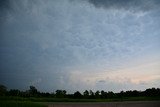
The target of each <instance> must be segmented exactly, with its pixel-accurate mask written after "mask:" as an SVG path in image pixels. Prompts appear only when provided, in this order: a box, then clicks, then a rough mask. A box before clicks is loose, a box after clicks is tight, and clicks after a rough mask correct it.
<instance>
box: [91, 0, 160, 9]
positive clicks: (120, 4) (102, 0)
mask: <svg viewBox="0 0 160 107" xmlns="http://www.w3.org/2000/svg"><path fill="white" fill-rule="evenodd" d="M88 1H89V3H91V4H93V5H94V6H95V7H103V8H105V9H118V10H119V9H120V10H121V9H122V10H128V11H132V12H138V11H144V12H145V11H150V10H152V9H157V8H159V5H160V1H159V0H123V1H121V0H88Z"/></svg>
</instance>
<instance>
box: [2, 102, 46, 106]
mask: <svg viewBox="0 0 160 107" xmlns="http://www.w3.org/2000/svg"><path fill="white" fill-rule="evenodd" d="M0 107H47V105H44V104H39V103H34V102H26V101H24V102H22V101H0Z"/></svg>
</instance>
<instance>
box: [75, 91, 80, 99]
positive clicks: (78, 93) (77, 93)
mask: <svg viewBox="0 0 160 107" xmlns="http://www.w3.org/2000/svg"><path fill="white" fill-rule="evenodd" d="M74 98H82V94H81V93H80V92H79V91H76V92H75V93H74Z"/></svg>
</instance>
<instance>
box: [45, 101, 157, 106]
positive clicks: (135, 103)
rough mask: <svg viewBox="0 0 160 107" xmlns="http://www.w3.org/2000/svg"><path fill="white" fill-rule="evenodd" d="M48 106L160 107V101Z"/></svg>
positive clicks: (56, 104)
mask: <svg viewBox="0 0 160 107" xmlns="http://www.w3.org/2000/svg"><path fill="white" fill-rule="evenodd" d="M48 107H160V101H133V102H106V103H105V102H103V103H55V104H51V103H50V104H48Z"/></svg>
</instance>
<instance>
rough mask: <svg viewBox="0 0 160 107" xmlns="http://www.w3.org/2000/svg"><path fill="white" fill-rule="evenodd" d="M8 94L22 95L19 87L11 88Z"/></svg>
mask: <svg viewBox="0 0 160 107" xmlns="http://www.w3.org/2000/svg"><path fill="white" fill-rule="evenodd" d="M8 94H9V95H10V96H20V95H21V91H20V90H18V89H11V90H9V92H8Z"/></svg>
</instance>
